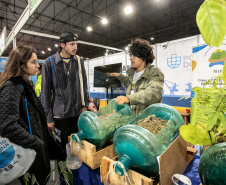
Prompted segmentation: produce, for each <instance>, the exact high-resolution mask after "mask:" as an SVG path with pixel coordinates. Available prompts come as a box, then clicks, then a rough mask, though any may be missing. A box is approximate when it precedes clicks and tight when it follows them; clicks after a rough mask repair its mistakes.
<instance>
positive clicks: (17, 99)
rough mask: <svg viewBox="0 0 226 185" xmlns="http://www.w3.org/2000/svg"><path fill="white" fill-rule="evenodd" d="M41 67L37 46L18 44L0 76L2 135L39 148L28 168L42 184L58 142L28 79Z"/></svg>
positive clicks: (26, 146) (0, 130)
mask: <svg viewBox="0 0 226 185" xmlns="http://www.w3.org/2000/svg"><path fill="white" fill-rule="evenodd" d="M38 68H39V64H38V59H37V55H36V51H35V49H34V48H32V47H30V46H18V47H16V48H15V49H13V50H12V51H11V52H10V56H9V58H8V62H7V63H6V66H5V68H4V71H3V72H2V74H1V76H0V136H2V137H4V138H8V139H9V140H10V141H11V142H12V143H15V144H17V145H19V146H22V147H23V148H30V149H33V150H35V151H36V153H37V154H36V157H35V160H34V162H33V164H32V166H31V168H30V169H29V172H30V173H33V174H34V175H35V177H36V180H37V182H38V183H39V184H40V185H43V184H45V183H46V178H47V176H48V174H49V173H50V164H49V163H50V160H49V158H50V157H51V158H53V156H52V155H51V156H50V155H49V154H50V153H54V152H56V150H57V149H58V147H57V146H58V145H57V144H56V143H55V141H54V139H53V138H52V135H51V133H50V131H49V129H48V127H47V125H46V118H45V114H44V111H43V108H42V106H41V104H40V102H39V100H38V99H37V97H36V95H35V92H34V90H33V88H32V84H31V81H29V76H30V75H35V74H36V73H37V71H38ZM25 98H26V99H27V107H26V103H25ZM27 110H28V113H27ZM28 116H29V119H28ZM28 120H30V126H31V131H32V134H30V129H29V121H28ZM58 153H59V152H58ZM49 156H50V157H49Z"/></svg>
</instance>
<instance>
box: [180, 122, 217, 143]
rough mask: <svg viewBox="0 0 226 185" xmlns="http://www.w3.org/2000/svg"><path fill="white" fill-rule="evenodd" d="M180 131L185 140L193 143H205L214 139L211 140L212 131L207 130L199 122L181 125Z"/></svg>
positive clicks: (212, 136)
mask: <svg viewBox="0 0 226 185" xmlns="http://www.w3.org/2000/svg"><path fill="white" fill-rule="evenodd" d="M180 133H181V135H182V137H183V139H184V140H185V141H187V142H189V143H192V144H194V145H197V144H199V145H207V144H210V143H212V142H214V140H211V139H212V138H214V133H213V132H208V131H207V130H206V129H205V127H203V126H202V125H201V124H197V125H192V124H189V125H182V126H181V128H180ZM210 135H211V137H210Z"/></svg>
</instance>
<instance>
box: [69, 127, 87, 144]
mask: <svg viewBox="0 0 226 185" xmlns="http://www.w3.org/2000/svg"><path fill="white" fill-rule="evenodd" d="M76 135H77V137H76ZM85 138H86V137H85V134H84V132H83V131H82V130H79V131H78V132H77V133H76V134H73V135H72V140H73V141H74V142H75V143H77V142H79V141H81V140H83V139H85ZM78 139H79V141H78Z"/></svg>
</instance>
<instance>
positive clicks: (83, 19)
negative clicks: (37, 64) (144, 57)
mask: <svg viewBox="0 0 226 185" xmlns="http://www.w3.org/2000/svg"><path fill="white" fill-rule="evenodd" d="M27 3H28V0H0V33H1V32H2V29H3V27H4V26H6V27H7V33H8V34H9V32H10V31H11V29H12V28H13V26H14V25H15V23H16V21H17V20H18V18H19V17H20V15H21V13H22V12H23V11H24V9H25V7H26V6H27ZM202 3H203V0H141V1H139V0H137V1H136V0H44V1H43V2H42V4H41V5H40V6H39V8H38V9H37V10H36V12H35V13H34V14H33V16H32V18H30V19H29V20H28V22H27V23H26V25H25V26H24V27H23V29H24V30H31V31H35V32H39V33H46V34H51V35H55V36H59V35H60V34H61V33H63V32H65V31H70V32H74V33H77V34H78V35H79V39H80V40H82V41H86V42H92V43H97V44H101V45H106V46H111V47H114V48H119V49H124V48H125V47H126V45H127V44H128V43H129V42H130V40H131V38H135V37H141V38H144V39H147V40H149V41H150V42H151V44H155V43H162V42H166V41H170V40H175V39H179V38H184V37H188V36H192V35H197V34H199V33H200V32H199V30H198V28H197V25H196V21H195V18H196V12H197V10H198V8H199V7H200V5H201V4H202ZM128 4H129V5H131V6H132V7H133V12H132V13H131V14H130V15H126V14H125V13H124V8H125V6H126V5H128ZM103 17H106V18H107V19H108V20H109V23H108V24H107V25H102V24H101V19H102V18H103ZM87 26H91V27H93V31H92V32H88V31H87V30H86V27H87ZM151 37H154V40H150V38H151ZM16 42H17V45H22V44H27V45H33V46H34V47H35V48H36V49H37V51H38V52H37V54H38V57H39V59H45V58H47V57H48V56H49V55H52V54H53V53H55V52H56V51H57V48H56V47H55V46H54V45H55V44H59V42H58V40H55V39H48V38H46V37H40V36H33V35H28V34H24V33H19V34H18V35H17V37H16ZM12 47H13V46H12V44H11V45H9V47H8V48H7V49H6V51H5V52H4V53H3V56H8V54H9V52H10V50H11V49H12ZM48 47H50V48H51V49H52V51H48V50H47V48H48ZM42 50H43V51H45V54H42V53H41V51H42ZM105 53H106V49H104V48H99V47H94V46H88V45H84V44H79V45H78V52H77V54H78V55H80V56H83V57H84V58H95V57H99V56H103V55H104V54H105Z"/></svg>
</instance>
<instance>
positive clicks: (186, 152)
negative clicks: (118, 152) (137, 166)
mask: <svg viewBox="0 0 226 185" xmlns="http://www.w3.org/2000/svg"><path fill="white" fill-rule="evenodd" d="M196 153H197V149H194V148H192V147H187V143H186V142H185V141H184V140H183V139H182V137H181V136H179V137H178V138H177V139H176V140H175V141H174V142H173V143H172V144H171V145H170V146H169V147H168V148H167V149H166V151H165V152H163V154H162V155H161V156H160V158H159V165H160V181H161V185H170V184H172V180H171V177H172V175H173V174H175V173H178V174H183V173H184V171H185V169H186V167H187V166H188V164H189V163H190V162H191V161H192V159H193V158H194V156H195V155H196ZM114 161H115V160H114V159H110V158H108V157H103V158H102V160H101V169H100V173H101V182H104V178H105V177H106V175H107V173H108V172H109V169H110V168H111V169H110V172H109V174H108V181H109V182H110V184H111V185H119V184H120V185H123V184H126V183H125V176H118V175H117V174H115V173H114V172H113V171H114V170H113V169H112V163H113V162H114ZM127 173H128V176H129V179H130V181H131V183H132V185H154V184H157V182H155V181H154V180H153V179H152V178H148V177H146V176H144V175H142V174H139V173H137V172H135V171H133V170H128V171H127Z"/></svg>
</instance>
